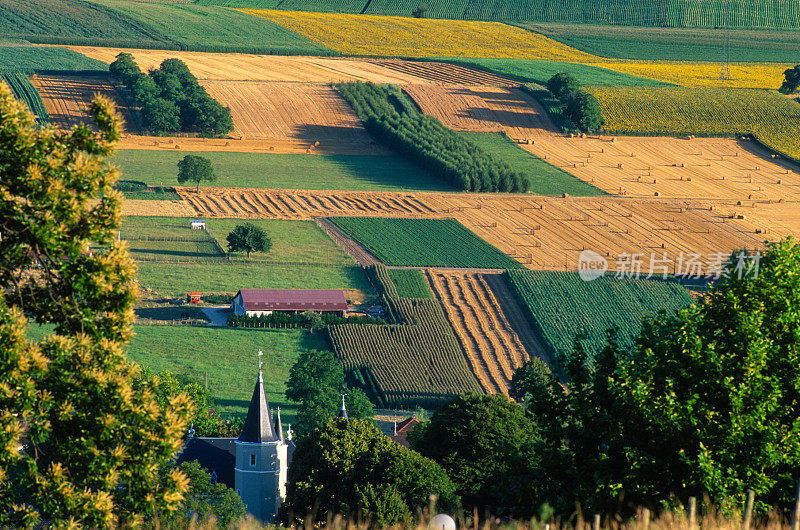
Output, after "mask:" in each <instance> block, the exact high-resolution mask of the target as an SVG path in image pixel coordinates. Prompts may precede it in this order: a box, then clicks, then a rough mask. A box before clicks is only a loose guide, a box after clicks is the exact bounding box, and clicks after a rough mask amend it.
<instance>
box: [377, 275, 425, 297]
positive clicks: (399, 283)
mask: <svg viewBox="0 0 800 530" xmlns="http://www.w3.org/2000/svg"><path fill="white" fill-rule="evenodd" d="M388 274H389V278H390V279H391V280H392V283H394V285H395V287H396V289H397V296H398V297H400V298H433V293H432V292H431V288H430V286H429V285H428V281H427V280H426V279H425V275H424V274H422V271H418V270H416V269H388Z"/></svg>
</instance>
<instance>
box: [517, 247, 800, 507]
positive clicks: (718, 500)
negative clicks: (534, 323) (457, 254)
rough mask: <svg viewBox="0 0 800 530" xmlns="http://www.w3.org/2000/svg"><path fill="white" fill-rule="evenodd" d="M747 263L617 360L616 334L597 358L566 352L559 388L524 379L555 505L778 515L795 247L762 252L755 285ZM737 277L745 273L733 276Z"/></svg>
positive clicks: (788, 409)
mask: <svg viewBox="0 0 800 530" xmlns="http://www.w3.org/2000/svg"><path fill="white" fill-rule="evenodd" d="M754 263H755V262H754V261H753V260H752V259H750V258H748V257H747V255H745V254H742V255H737V256H735V257H734V259H733V260H732V261H731V263H730V265H731V266H730V267H729V270H730V271H731V273H732V274H731V275H730V277H727V278H722V279H721V280H720V282H719V283H718V284H717V285H716V286H714V287H713V288H712V289H711V290H710V292H709V293H708V294H707V295H706V296H704V297H703V298H701V299H700V300H698V301H697V303H696V304H694V305H693V306H691V307H689V308H687V309H684V310H681V311H679V312H677V313H676V314H675V315H662V316H659V317H656V318H655V319H652V320H649V321H646V322H645V323H644V326H643V329H642V332H641V335H640V336H639V338H638V340H637V342H636V346H635V347H634V348H633V349H632V350H630V351H623V350H621V349H620V347H619V346H618V341H617V340H616V338H615V336H614V334H613V333H611V334H610V335H609V341H608V346H607V348H606V349H605V350H604V351H603V352H602V353H601V354H599V356H598V357H597V358H595V359H589V358H588V357H587V355H586V352H585V351H584V350H583V349H582V348H580V347H576V349H575V351H574V352H573V353H572V354H571V355H570V356H568V357H567V358H566V359H565V360H564V362H562V366H563V368H564V372H565V381H567V385H568V389H564V388H563V387H562V384H561V383H559V382H558V381H556V380H555V379H553V378H550V380H549V381H545V380H544V379H543V378H542V377H540V375H536V376H535V377H533V378H531V383H532V384H531V387H530V389H529V392H528V393H527V398H528V399H527V403H528V406H529V410H530V412H531V414H532V416H533V417H534V418H536V421H537V422H538V423H539V426H540V428H541V430H542V433H543V438H544V439H545V447H546V451H545V454H544V455H543V456H542V461H543V462H545V463H547V464H548V466H549V467H547V468H546V469H544V470H543V472H542V476H544V477H550V480H551V481H552V483H551V484H548V485H546V486H545V487H546V489H547V491H550V492H551V495H552V496H553V497H556V498H560V500H561V501H562V503H563V506H562V507H563V508H567V507H568V506H569V505H571V504H572V503H573V501H574V499H576V498H578V499H581V501H582V503H583V504H584V506H587V507H589V508H590V509H593V510H595V511H600V512H602V511H604V510H608V509H615V508H617V507H618V501H619V497H620V496H622V495H623V494H624V502H625V504H626V505H627V506H629V507H633V506H641V505H649V506H651V507H656V506H658V505H659V504H660V503H662V502H667V501H668V500H669V497H670V496H671V495H675V496H676V497H677V498H678V499H686V498H688V497H689V496H697V497H701V498H702V497H703V496H704V495H708V497H709V498H710V500H711V502H712V503H715V504H718V505H721V506H722V507H723V508H728V509H731V508H739V509H741V507H742V504H743V501H744V496H745V491H746V490H747V489H748V488H751V489H753V490H754V491H755V493H756V500H757V504H756V509H757V510H758V511H761V512H764V511H767V510H769V509H770V507H774V506H777V507H781V508H788V507H789V506H791V505H792V503H793V497H794V492H795V488H796V485H797V480H798V478H800V471H799V470H800V422H798V420H797V411H798V410H800V361H799V360H800V333H798V330H800V276H799V275H798V274H797V270H798V268H800V246H798V245H797V244H796V243H795V242H794V240H792V239H788V240H785V241H782V242H780V243H775V244H771V245H770V246H769V249H768V251H767V252H766V253H765V255H764V256H763V257H762V258H761V260H760V263H759V267H758V269H757V270H758V275H757V277H754V276H753V271H752V270H751V271H750V273H749V274H747V273H746V269H748V268H750V267H751V266H754ZM737 268H738V270H743V269H744V271H743V272H745V274H742V277H741V278H740V277H739V273H738V272H737ZM578 346H579V345H578Z"/></svg>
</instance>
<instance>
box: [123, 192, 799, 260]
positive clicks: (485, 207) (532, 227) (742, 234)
mask: <svg viewBox="0 0 800 530" xmlns="http://www.w3.org/2000/svg"><path fill="white" fill-rule="evenodd" d="M178 191H179V193H180V195H181V196H182V197H183V198H184V201H183V203H184V204H185V205H186V206H187V207H190V208H191V209H192V210H193V211H194V212H195V213H194V215H198V216H205V217H229V218H242V219H248V218H266V219H314V218H317V217H328V216H371V217H416V218H446V217H452V218H455V219H457V220H458V221H459V222H461V223H462V224H464V225H465V226H466V227H467V228H469V229H470V230H472V231H473V232H475V233H476V234H477V235H479V236H480V237H482V238H483V239H485V240H486V241H488V242H489V243H491V244H493V245H494V246H496V247H497V248H498V249H500V250H501V251H503V252H505V253H507V254H509V255H510V256H512V257H513V258H515V259H516V260H517V261H519V262H520V263H523V264H525V265H526V266H529V267H531V268H538V269H549V270H564V269H565V268H566V269H575V268H576V267H577V263H578V256H579V254H580V253H581V252H582V251H584V250H593V251H595V252H598V253H600V254H601V255H603V256H606V257H607V258H609V259H616V258H617V257H618V256H620V255H621V254H626V253H627V254H641V255H642V260H643V262H644V266H645V267H646V266H647V265H648V261H649V257H650V256H651V254H654V255H656V257H657V258H662V257H663V255H664V254H666V256H667V257H668V258H671V259H673V260H675V259H677V257H678V256H679V255H680V254H681V253H683V254H687V255H688V254H700V255H701V258H706V257H708V256H709V255H711V254H712V253H717V252H730V251H732V250H735V249H741V248H748V249H758V248H761V247H762V246H763V241H764V240H766V239H777V238H780V237H783V236H787V235H791V234H794V233H797V232H798V231H800V209H798V208H797V207H796V204H793V203H786V202H772V203H770V202H768V201H743V202H742V204H740V205H739V204H737V202H741V201H720V200H716V201H700V200H682V201H676V200H670V201H667V200H661V199H656V198H653V199H633V198H625V197H586V198H580V197H567V198H555V197H539V196H532V195H500V194H462V193H451V194H448V193H399V192H354V191H303V190H263V189H245V188H210V189H205V190H201V191H200V193H196V192H195V191H194V189H193V188H179V189H178ZM124 213H125V215H146V214H147V213H148V212H147V211H142V210H139V211H138V212H135V213H134V212H132V211H131V210H130V209H126V210H125V212H124ZM149 214H150V215H153V214H156V215H163V214H159V213H157V212H155V211H152V210H151V211H149ZM168 215H169V214H168Z"/></svg>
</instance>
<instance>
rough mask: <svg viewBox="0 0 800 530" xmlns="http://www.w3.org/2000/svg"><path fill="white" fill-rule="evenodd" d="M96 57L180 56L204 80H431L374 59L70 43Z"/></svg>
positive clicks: (147, 65) (144, 64)
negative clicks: (126, 55) (395, 68)
mask: <svg viewBox="0 0 800 530" xmlns="http://www.w3.org/2000/svg"><path fill="white" fill-rule="evenodd" d="M69 48H70V49H72V50H75V51H77V52H79V53H82V54H84V55H86V56H88V57H91V58H93V59H97V60H99V61H103V62H105V63H109V64H110V63H111V62H112V61H114V59H115V58H116V56H117V54H119V53H120V52H127V53H130V54H131V55H133V58H134V60H135V61H136V63H137V64H138V65H139V67H140V68H141V69H142V70H143V71H147V70H149V69H151V68H158V67H159V65H160V64H161V62H162V61H163V60H164V59H170V58H177V59H180V60H182V61H183V62H185V63H186V66H188V67H189V70H191V72H192V73H193V74H194V75H195V76H196V77H197V78H198V79H200V80H204V79H214V80H225V81H241V80H247V81H278V82H280V81H284V82H302V83H337V82H343V81H372V82H374V83H402V84H405V83H427V82H428V81H427V80H426V79H425V78H421V77H416V76H414V75H411V74H409V73H404V72H400V71H397V70H394V69H391V68H386V67H384V66H381V65H380V64H378V63H375V62H371V61H361V60H358V59H335V58H321V57H300V56H297V57H282V56H277V55H249V54H244V53H203V52H184V51H168V50H129V49H122V48H98V47H92V46H70V47H69Z"/></svg>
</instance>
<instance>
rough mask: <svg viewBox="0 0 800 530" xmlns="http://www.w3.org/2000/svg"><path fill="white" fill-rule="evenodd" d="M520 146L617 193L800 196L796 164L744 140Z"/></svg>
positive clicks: (599, 140) (551, 141)
mask: <svg viewBox="0 0 800 530" xmlns="http://www.w3.org/2000/svg"><path fill="white" fill-rule="evenodd" d="M522 147H523V148H524V149H526V150H527V151H530V152H531V153H533V154H535V155H536V156H538V157H540V158H546V159H547V161H548V162H550V163H551V164H553V165H555V166H558V167H560V168H562V169H564V170H565V171H567V172H569V173H572V174H573V175H575V176H576V177H578V178H580V179H582V180H585V181H587V182H590V183H591V184H594V185H595V186H597V187H598V188H600V189H603V190H605V191H607V192H609V193H612V194H616V195H625V196H633V197H655V196H658V197H671V198H693V199H711V198H713V199H730V200H737V201H738V200H767V201H769V200H775V201H777V200H778V199H781V198H784V199H786V200H800V176H798V173H797V167H796V166H795V165H793V164H791V163H788V162H784V161H782V160H780V159H772V158H770V155H769V154H767V152H766V151H765V150H763V149H760V148H759V147H758V146H756V145H755V144H753V143H752V142H748V141H740V140H734V139H730V138H694V139H692V140H685V139H679V138H635V137H616V138H614V140H613V142H612V140H611V138H610V137H592V138H567V137H564V136H559V135H550V136H547V137H537V138H535V139H533V143H532V144H529V145H522Z"/></svg>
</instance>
